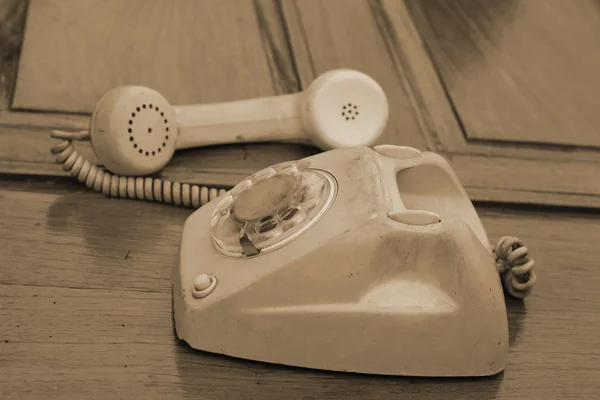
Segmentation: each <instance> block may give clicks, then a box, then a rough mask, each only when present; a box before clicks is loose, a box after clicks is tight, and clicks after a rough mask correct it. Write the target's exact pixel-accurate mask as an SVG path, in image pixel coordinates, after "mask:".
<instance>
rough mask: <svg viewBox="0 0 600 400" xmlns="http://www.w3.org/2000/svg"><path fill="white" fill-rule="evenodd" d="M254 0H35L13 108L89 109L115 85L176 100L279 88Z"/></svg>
mask: <svg viewBox="0 0 600 400" xmlns="http://www.w3.org/2000/svg"><path fill="white" fill-rule="evenodd" d="M259 29H260V28H259V26H258V20H257V18H256V11H255V9H254V5H253V2H252V1H249V0H242V1H240V0H225V1H216V2H215V1H212V0H176V1H172V2H171V1H169V2H163V1H145V0H129V1H122V0H33V1H31V3H30V5H29V9H28V17H27V25H26V30H25V35H24V40H23V45H22V50H21V57H20V62H19V70H18V77H17V84H16V90H15V93H14V97H13V101H12V108H13V109H15V110H19V109H26V110H43V111H61V112H68V113H71V112H75V113H91V112H92V111H93V110H94V107H95V105H96V103H97V101H98V99H99V98H100V96H102V94H104V93H105V92H106V91H107V90H109V89H110V88H112V87H115V86H119V85H125V84H138V85H145V86H149V87H152V88H154V89H156V90H158V91H159V92H161V93H162V94H163V95H165V96H166V98H167V99H169V101H170V102H171V104H188V103H201V102H214V101H228V100H234V99H243V98H250V97H260V96H269V95H272V94H274V91H273V84H272V82H271V76H270V71H269V66H268V62H267V59H266V58H265V56H264V49H263V44H262V41H261V40H260V32H259Z"/></svg>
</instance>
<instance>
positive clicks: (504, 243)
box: [494, 236, 536, 299]
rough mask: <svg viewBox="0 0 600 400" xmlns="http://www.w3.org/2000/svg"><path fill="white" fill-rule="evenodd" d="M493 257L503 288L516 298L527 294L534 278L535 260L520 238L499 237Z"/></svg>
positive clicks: (533, 282)
mask: <svg viewBox="0 0 600 400" xmlns="http://www.w3.org/2000/svg"><path fill="white" fill-rule="evenodd" d="M494 257H495V260H496V267H497V268H498V273H500V277H501V279H502V283H503V285H504V290H505V291H506V292H508V294H510V295H511V296H512V297H514V298H517V299H523V298H525V297H527V296H529V294H531V290H532V289H533V286H534V285H535V280H536V276H535V271H534V267H535V261H534V260H533V259H532V258H531V257H529V249H528V248H527V247H525V246H524V245H523V242H522V241H521V239H519V238H516V237H513V236H505V237H503V238H501V239H500V240H499V241H498V243H497V244H496V247H495V248H494Z"/></svg>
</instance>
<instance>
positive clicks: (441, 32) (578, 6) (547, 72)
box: [408, 0, 600, 148]
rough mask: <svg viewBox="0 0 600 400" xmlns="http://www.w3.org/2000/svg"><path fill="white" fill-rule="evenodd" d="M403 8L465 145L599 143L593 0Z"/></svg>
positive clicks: (441, 1)
mask: <svg viewBox="0 0 600 400" xmlns="http://www.w3.org/2000/svg"><path fill="white" fill-rule="evenodd" d="M408 4H409V5H411V9H412V10H414V13H415V15H416V17H417V19H418V22H419V27H420V28H421V32H422V33H423V35H424V39H425V41H426V43H427V46H428V49H429V54H430V55H431V56H432V58H433V60H434V62H435V64H436V68H437V70H438V72H439V74H440V76H441V78H442V80H443V82H444V86H445V88H446V89H447V90H448V92H449V95H450V97H451V100H452V102H453V104H454V106H455V109H456V112H457V114H458V116H459V117H460V120H461V122H462V124H463V126H464V127H465V132H466V135H467V136H468V137H469V138H473V139H479V140H491V141H510V142H532V143H547V144H562V145H568V146H584V147H596V148H597V147H599V146H600V136H599V135H598V134H597V131H598V128H597V127H598V125H599V123H600V115H599V114H598V112H597V110H598V109H599V108H600V100H599V99H598V96H597V95H596V93H598V91H600V80H599V79H597V71H598V70H599V69H600V52H599V51H598V43H597V38H598V37H599V36H600V12H599V11H600V10H599V9H598V3H597V2H596V1H593V0H589V1H588V0H581V1H576V2H565V1H562V0H533V1H532V0H518V1H510V2H502V1H500V2H499V1H495V0H485V1H473V0H454V1H445V0H432V1H427V2H416V1H412V0H409V2H408ZM421 18H423V19H425V20H422V19H421ZM425 24H426V25H427V26H425Z"/></svg>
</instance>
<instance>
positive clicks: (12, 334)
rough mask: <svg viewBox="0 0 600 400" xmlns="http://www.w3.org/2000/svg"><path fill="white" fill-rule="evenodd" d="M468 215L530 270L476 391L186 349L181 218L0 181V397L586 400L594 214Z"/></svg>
mask: <svg viewBox="0 0 600 400" xmlns="http://www.w3.org/2000/svg"><path fill="white" fill-rule="evenodd" d="M478 212H479V214H480V216H481V218H482V221H483V224H484V226H485V228H486V230H487V232H488V234H489V236H490V238H491V239H492V240H493V241H496V240H497V239H498V238H499V237H501V236H504V235H507V234H509V235H516V236H519V237H521V238H522V239H523V240H524V241H525V242H526V244H527V246H528V247H529V248H530V250H531V252H532V255H533V257H534V258H535V259H536V261H537V270H538V271H539V272H538V278H539V279H538V285H537V286H536V288H535V289H534V292H533V294H532V295H531V297H529V298H527V299H526V300H525V302H524V303H521V302H518V301H512V300H509V301H507V308H508V317H509V330H510V347H509V364H508V367H507V369H506V370H505V372H504V373H503V374H502V375H499V376H497V377H493V378H488V379H459V380H456V379H418V378H389V377H378V376H360V375H353V374H343V373H329V372H323V371H314V370H304V369H297V368H287V367H280V366H275V365H268V364H263V363H257V362H247V361H243V360H237V359H233V358H228V357H222V356H216V355H211V354H208V353H203V352H199V351H194V350H192V349H190V348H189V347H188V346H186V345H183V344H182V343H180V342H179V341H178V340H177V339H176V338H175V335H174V334H173V331H172V327H173V325H172V320H171V313H170V307H171V299H170V297H171V294H170V287H171V281H170V278H169V276H168V269H169V268H168V265H167V264H168V262H170V261H169V260H173V258H174V257H176V248H177V246H178V242H179V233H178V232H177V231H178V230H179V229H180V228H181V223H182V221H183V220H184V219H185V217H186V216H187V215H188V213H189V211H187V210H182V209H179V208H175V207H167V206H160V205H156V204H154V205H153V204H149V203H144V202H139V201H127V200H108V199H105V198H103V197H102V196H99V195H96V194H93V193H84V192H81V191H79V190H78V189H76V188H75V189H74V188H73V187H72V186H71V185H68V184H61V183H56V182H35V181H31V182H25V181H23V182H22V181H0V213H1V215H0V224H1V225H0V256H1V258H2V259H3V261H4V262H3V263H0V267H1V268H3V269H0V303H1V304H2V307H1V308H0V382H2V383H1V384H0V398H2V399H23V398H27V399H80V398H82V397H88V396H95V397H101V398H103V399H113V398H114V399H117V398H119V399H122V398H145V399H154V398H156V399H158V398H165V397H168V398H172V399H191V398H210V399H219V398H261V399H274V398H282V397H284V398H306V399H308V398H319V399H335V398H339V396H340V395H343V397H344V398H348V399H363V400H370V399H388V398H403V397H410V398H414V399H490V400H491V399H513V398H515V397H518V398H523V399H539V398H555V397H557V398H558V397H560V398H567V397H575V398H585V399H593V398H597V397H598V396H600V387H598V385H597V382H596V381H597V379H596V377H597V376H598V374H599V373H600V346H598V345H599V344H600V343H599V342H598V337H597V332H598V330H599V329H600V320H599V319H598V318H597V309H598V307H599V306H600V303H599V300H598V297H597V296H596V292H597V287H598V286H599V285H600V275H599V274H597V273H595V269H596V265H597V258H598V250H597V239H598V238H599V237H600V214H598V213H597V212H596V213H584V212H581V211H574V210H562V211H560V210H559V211H556V210H549V209H539V208H529V209H527V208H522V209H508V208H500V207H491V206H486V207H483V206H479V207H478ZM126 249H132V252H131V253H130V256H131V258H130V259H127V258H126V259H124V258H123V250H126ZM40 260H45V261H40ZM94 260H95V261H94ZM7 277H8V278H7ZM7 279H8V280H7ZM123 325H124V326H123ZM523 388H526V390H524V389H523Z"/></svg>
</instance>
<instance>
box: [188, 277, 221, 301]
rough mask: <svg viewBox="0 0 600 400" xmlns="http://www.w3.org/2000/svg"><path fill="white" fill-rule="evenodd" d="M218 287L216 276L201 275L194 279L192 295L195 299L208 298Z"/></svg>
mask: <svg viewBox="0 0 600 400" xmlns="http://www.w3.org/2000/svg"><path fill="white" fill-rule="evenodd" d="M215 286H217V279H216V278H215V277H214V276H210V275H207V274H200V275H198V276H196V279H194V287H193V290H192V295H193V296H194V297H195V298H202V297H206V296H208V295H209V294H210V293H211V292H212V291H213V290H214V289H215Z"/></svg>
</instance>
